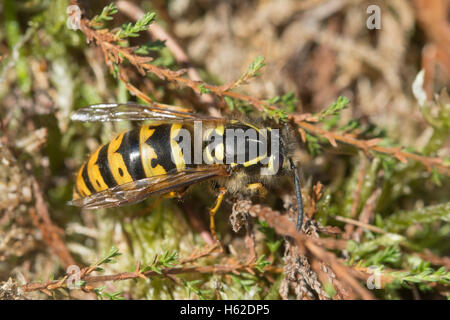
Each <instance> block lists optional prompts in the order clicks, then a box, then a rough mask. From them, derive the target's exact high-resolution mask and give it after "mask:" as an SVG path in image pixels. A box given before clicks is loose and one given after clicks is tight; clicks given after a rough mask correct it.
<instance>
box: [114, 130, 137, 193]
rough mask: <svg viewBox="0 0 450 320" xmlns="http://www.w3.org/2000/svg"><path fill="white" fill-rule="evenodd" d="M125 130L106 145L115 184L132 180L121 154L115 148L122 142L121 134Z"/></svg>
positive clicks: (123, 133) (122, 134)
mask: <svg viewBox="0 0 450 320" xmlns="http://www.w3.org/2000/svg"><path fill="white" fill-rule="evenodd" d="M125 132H126V131H124V132H122V133H121V134H119V135H118V136H117V137H115V138H114V139H113V140H112V141H111V142H110V143H109V146H108V163H109V168H110V169H111V173H112V175H113V177H114V180H116V182H117V184H118V185H120V184H124V183H128V182H131V181H133V179H132V178H131V175H130V173H129V172H128V170H127V167H126V165H125V162H124V161H123V158H122V155H121V154H120V153H117V150H118V149H119V148H120V145H121V144H122V139H123V136H124V135H125Z"/></svg>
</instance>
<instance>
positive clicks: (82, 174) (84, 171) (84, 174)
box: [81, 162, 96, 193]
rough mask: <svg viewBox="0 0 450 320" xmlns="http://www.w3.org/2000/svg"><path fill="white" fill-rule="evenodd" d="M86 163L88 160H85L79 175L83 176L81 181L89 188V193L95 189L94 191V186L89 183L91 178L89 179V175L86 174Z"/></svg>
mask: <svg viewBox="0 0 450 320" xmlns="http://www.w3.org/2000/svg"><path fill="white" fill-rule="evenodd" d="M88 163H89V162H86V164H85V165H84V167H83V172H82V173H81V176H82V177H83V181H84V183H85V184H86V187H87V188H88V189H89V191H90V192H91V193H95V192H96V191H95V189H94V187H93V186H92V184H91V180H89V175H88V171H87V167H88Z"/></svg>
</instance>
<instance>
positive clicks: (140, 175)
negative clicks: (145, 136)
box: [116, 129, 145, 181]
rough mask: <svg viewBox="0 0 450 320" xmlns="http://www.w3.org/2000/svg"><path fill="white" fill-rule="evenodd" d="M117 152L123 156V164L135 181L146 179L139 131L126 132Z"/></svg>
mask: <svg viewBox="0 0 450 320" xmlns="http://www.w3.org/2000/svg"><path fill="white" fill-rule="evenodd" d="M116 152H117V153H120V154H121V155H122V158H123V162H125V166H126V167H127V170H128V172H129V173H130V176H131V178H132V179H133V181H136V180H140V179H144V178H145V171H144V167H143V166H142V161H141V149H140V146H139V129H134V130H131V131H128V132H126V133H125V134H124V135H123V139H122V143H121V144H120V147H119V149H117V151H116Z"/></svg>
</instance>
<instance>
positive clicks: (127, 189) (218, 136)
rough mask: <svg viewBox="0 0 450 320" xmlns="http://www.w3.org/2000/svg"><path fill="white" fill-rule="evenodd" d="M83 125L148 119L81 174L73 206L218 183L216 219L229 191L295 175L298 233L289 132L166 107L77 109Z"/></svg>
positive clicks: (179, 191)
mask: <svg viewBox="0 0 450 320" xmlns="http://www.w3.org/2000/svg"><path fill="white" fill-rule="evenodd" d="M72 120H77V121H101V122H104V121H121V120H132V121H144V120H146V121H148V123H147V124H144V125H141V126H140V127H138V128H136V129H132V130H129V131H124V132H122V133H120V134H118V135H117V136H116V137H115V138H113V139H112V140H111V141H110V142H109V143H108V144H106V145H103V146H100V147H99V148H98V149H97V150H96V151H95V152H94V153H93V154H92V155H91V156H90V157H89V158H88V160H87V161H86V162H85V163H84V164H83V165H82V166H81V168H80V169H79V171H78V175H77V178H76V183H75V187H74V191H73V200H72V201H71V204H72V205H75V206H78V207H82V208H86V209H97V208H109V207H117V206H122V205H126V204H132V203H136V202H139V201H142V200H144V199H146V198H148V197H150V196H152V195H163V194H174V195H181V194H182V193H183V192H184V191H185V190H186V189H187V188H188V187H189V186H190V185H193V184H195V183H199V182H202V181H206V180H215V181H216V182H217V184H218V185H219V186H220V188H219V190H220V192H219V196H218V198H217V201H216V204H215V206H214V207H213V208H212V209H211V210H210V223H211V226H210V227H211V231H212V232H213V235H215V228H214V214H215V213H216V211H217V210H218V208H219V206H220V204H221V202H222V199H223V197H224V195H225V193H226V192H229V193H232V194H237V193H248V192H251V191H252V190H254V189H255V186H256V188H258V187H262V186H263V185H266V184H269V182H270V181H271V180H273V178H274V177H277V176H280V175H281V174H282V172H287V171H288V172H292V174H293V178H294V183H295V192H296V197H297V212H298V216H297V229H298V230H301V227H302V221H303V203H302V196H301V189H300V179H299V174H298V170H297V167H296V164H295V163H294V161H293V160H292V157H291V153H292V150H291V149H292V148H291V147H290V146H291V144H292V143H291V140H292V139H291V138H289V135H290V134H289V127H288V126H287V125H285V126H281V127H280V128H272V127H266V126H264V127H262V126H261V127H259V126H255V125H253V124H250V123H248V122H246V121H240V120H229V119H226V118H219V117H211V116H205V115H200V114H195V113H192V112H188V111H187V110H186V109H183V108H174V107H162V105H160V104H158V105H156V104H155V105H150V106H149V105H139V104H134V103H125V104H100V105H92V106H90V107H87V108H84V109H80V110H78V111H77V112H76V113H75V114H74V115H73V116H72Z"/></svg>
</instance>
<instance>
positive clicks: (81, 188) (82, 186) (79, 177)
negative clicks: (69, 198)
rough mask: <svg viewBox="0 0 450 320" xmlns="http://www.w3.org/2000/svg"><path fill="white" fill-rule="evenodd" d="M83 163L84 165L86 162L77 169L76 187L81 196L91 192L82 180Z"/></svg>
mask: <svg viewBox="0 0 450 320" xmlns="http://www.w3.org/2000/svg"><path fill="white" fill-rule="evenodd" d="M85 165H86V163H85V164H83V165H82V166H81V168H80V170H79V171H78V175H77V188H78V191H80V193H81V194H80V195H81V196H82V197H86V196H88V195H90V194H91V192H90V191H89V189H88V187H87V186H86V183H85V182H84V179H83V169H84V166H85Z"/></svg>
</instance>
